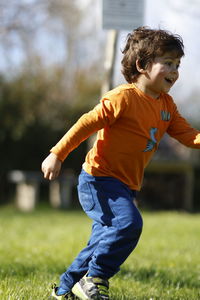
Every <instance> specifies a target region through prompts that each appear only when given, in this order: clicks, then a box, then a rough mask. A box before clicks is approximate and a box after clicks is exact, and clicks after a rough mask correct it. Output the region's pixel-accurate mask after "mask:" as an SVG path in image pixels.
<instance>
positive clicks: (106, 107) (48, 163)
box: [42, 99, 125, 180]
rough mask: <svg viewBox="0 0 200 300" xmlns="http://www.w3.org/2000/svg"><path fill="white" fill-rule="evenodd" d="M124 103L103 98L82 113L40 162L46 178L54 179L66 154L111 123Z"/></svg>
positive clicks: (121, 109) (120, 111) (119, 112)
mask: <svg viewBox="0 0 200 300" xmlns="http://www.w3.org/2000/svg"><path fill="white" fill-rule="evenodd" d="M124 107H125V104H123V102H122V103H120V102H118V103H117V102H116V103H113V104H112V103H111V102H110V101H109V100H107V99H105V100H104V101H102V102H101V103H100V104H98V105H96V107H95V108H94V109H93V110H91V111H90V112H88V113H86V114H84V115H82V117H80V119H79V120H78V121H77V122H76V123H75V124H74V125H73V126H72V127H71V129H70V130H69V131H68V132H67V133H66V134H65V135H64V136H63V137H62V139H61V140H60V141H59V142H58V143H57V144H56V145H55V146H54V147H53V148H52V149H51V150H50V151H51V153H50V154H49V156H47V158H46V159H45V160H44V162H43V163H42V171H43V173H44V177H45V178H47V179H50V180H52V179H55V178H56V177H57V176H58V175H59V172H60V169H61V164H62V162H63V161H64V160H65V158H66V157H67V156H68V154H69V153H70V152H71V151H72V150H74V149H75V148H76V147H78V146H79V144H80V143H81V142H83V141H84V140H86V139H87V138H88V137H89V136H91V135H92V134H93V133H95V132H97V131H98V130H100V129H102V128H104V127H105V126H109V125H111V124H112V123H113V122H115V120H116V119H117V118H118V117H119V116H120V114H121V113H122V111H123V108H124Z"/></svg>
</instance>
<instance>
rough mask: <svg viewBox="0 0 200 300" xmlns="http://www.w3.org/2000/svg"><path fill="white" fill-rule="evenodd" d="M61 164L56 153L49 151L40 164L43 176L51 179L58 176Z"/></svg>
mask: <svg viewBox="0 0 200 300" xmlns="http://www.w3.org/2000/svg"><path fill="white" fill-rule="evenodd" d="M61 165H62V162H61V161H60V160H59V159H58V157H57V155H56V154H54V153H50V154H49V155H48V156H47V158H45V160H44V161H43V163H42V166H41V169H42V172H43V173H44V178H46V179H49V180H53V179H55V178H56V177H58V175H59V173H60V169H61Z"/></svg>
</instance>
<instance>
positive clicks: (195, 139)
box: [167, 103, 200, 149]
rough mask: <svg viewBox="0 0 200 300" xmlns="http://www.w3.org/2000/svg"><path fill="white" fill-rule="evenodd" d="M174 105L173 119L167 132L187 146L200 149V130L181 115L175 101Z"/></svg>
mask: <svg viewBox="0 0 200 300" xmlns="http://www.w3.org/2000/svg"><path fill="white" fill-rule="evenodd" d="M173 105H174V107H173V114H172V121H171V123H170V126H169V128H168V130H167V133H168V134H169V135H170V136H171V137H173V138H175V139H176V140H178V141H179V142H180V143H182V144H183V145H185V146H187V147H190V148H197V149H200V131H199V130H196V129H194V128H193V127H192V126H191V125H190V124H189V123H188V122H187V121H186V119H185V118H183V117H182V116H181V114H180V113H179V112H178V109H177V106H176V105H175V103H173Z"/></svg>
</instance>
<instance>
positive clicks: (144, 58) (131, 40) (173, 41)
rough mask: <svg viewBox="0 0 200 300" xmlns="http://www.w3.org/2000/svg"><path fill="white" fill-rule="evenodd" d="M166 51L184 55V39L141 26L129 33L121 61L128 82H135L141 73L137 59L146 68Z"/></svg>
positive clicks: (178, 55)
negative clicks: (137, 65) (137, 66)
mask: <svg viewBox="0 0 200 300" xmlns="http://www.w3.org/2000/svg"><path fill="white" fill-rule="evenodd" d="M166 52H173V54H174V56H175V57H180V58H181V57H182V56H183V55H184V45H183V40H182V38H181V37H180V36H179V35H173V34H172V33H170V32H168V31H165V30H161V29H157V30H154V29H150V28H148V27H139V28H137V29H135V30H133V32H132V33H129V34H128V36H127V42H126V45H125V48H124V50H123V51H122V53H123V54H124V56H123V59H122V61H121V63H122V74H123V75H124V77H125V79H126V80H127V82H129V83H132V82H134V81H135V80H136V78H137V77H138V75H139V74H140V73H139V71H138V70H137V68H136V60H138V62H139V65H140V67H141V68H143V69H146V68H147V66H148V64H149V63H151V62H153V61H154V59H155V57H157V56H162V55H163V54H165V53H166Z"/></svg>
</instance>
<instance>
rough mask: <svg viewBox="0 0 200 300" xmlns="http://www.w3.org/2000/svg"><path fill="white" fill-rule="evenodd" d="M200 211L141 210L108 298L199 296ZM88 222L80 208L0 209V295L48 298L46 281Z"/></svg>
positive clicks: (54, 276)
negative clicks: (137, 231) (136, 237)
mask: <svg viewBox="0 0 200 300" xmlns="http://www.w3.org/2000/svg"><path fill="white" fill-rule="evenodd" d="M199 217H200V215H199V214H196V215H190V214H185V213H175V212H171V213H169V212H168V213H166V212H160V213H150V212H149V213H147V212H145V213H143V218H144V230H143V234H142V237H141V240H140V242H139V245H138V247H137V248H136V250H135V251H134V252H133V253H132V254H131V256H130V257H129V258H128V259H127V261H126V262H125V264H124V265H123V266H122V268H121V271H120V272H119V273H118V274H117V275H116V276H115V277H114V278H112V279H111V288H110V294H111V298H112V300H134V299H135V300H137V299H138V300H139V299H140V300H141V299H148V300H150V299H151V300H162V299H173V300H176V299H179V300H183V299H184V300H185V299H188V300H198V299H200V240H199V237H200V222H199ZM90 225H91V221H90V220H89V219H88V218H87V217H86V216H85V215H84V214H83V213H82V212H79V211H70V212H67V211H58V210H52V209H50V208H46V209H44V208H43V209H39V210H36V211H35V212H33V213H29V214H23V213H20V212H16V211H15V210H14V209H13V208H12V207H0V239H1V240H0V241H1V242H0V299H1V300H18V299H19V300H31V299H32V300H42V299H48V296H49V290H50V284H51V283H52V282H58V279H59V275H60V274H61V273H63V271H64V270H65V269H66V268H67V266H68V265H69V264H70V262H71V261H72V259H73V258H74V257H75V256H76V254H77V253H78V252H79V250H81V248H82V247H83V246H84V245H85V243H86V241H87V239H88V237H89V234H90Z"/></svg>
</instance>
